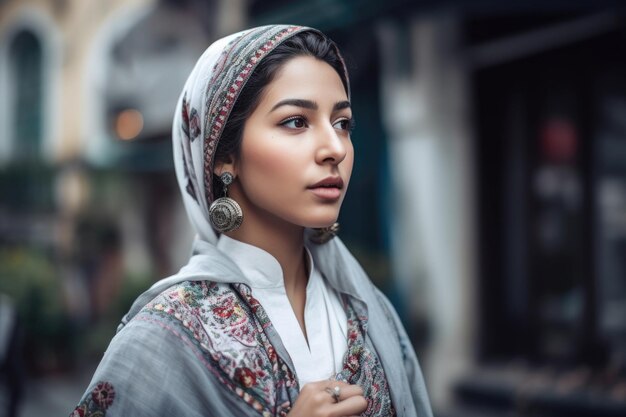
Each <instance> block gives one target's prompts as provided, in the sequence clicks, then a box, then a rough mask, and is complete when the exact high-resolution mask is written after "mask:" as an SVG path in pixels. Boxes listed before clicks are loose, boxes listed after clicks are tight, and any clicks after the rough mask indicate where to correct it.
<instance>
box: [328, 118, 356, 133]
mask: <svg viewBox="0 0 626 417" xmlns="http://www.w3.org/2000/svg"><path fill="white" fill-rule="evenodd" d="M333 127H334V128H335V129H341V130H348V131H352V128H353V122H352V119H341V120H338V121H337V122H335V124H334V125H333Z"/></svg>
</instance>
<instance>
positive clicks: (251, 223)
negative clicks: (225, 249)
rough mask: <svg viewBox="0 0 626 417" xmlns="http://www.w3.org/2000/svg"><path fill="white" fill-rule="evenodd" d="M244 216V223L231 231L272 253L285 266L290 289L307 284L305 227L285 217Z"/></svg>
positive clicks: (233, 236) (289, 291) (282, 266)
mask: <svg viewBox="0 0 626 417" xmlns="http://www.w3.org/2000/svg"><path fill="white" fill-rule="evenodd" d="M250 217H251V216H248V217H247V218H244V222H243V224H242V225H241V227H240V228H239V229H237V230H233V231H232V232H228V233H227V235H228V237H230V238H233V239H236V240H239V241H241V242H245V243H248V244H250V245H254V246H256V247H258V248H261V249H263V250H264V251H266V252H268V253H269V254H270V255H272V256H273V257H274V258H276V260H277V261H278V263H279V264H280V266H281V268H282V270H283V279H284V281H285V289H286V290H287V293H288V294H289V293H293V292H297V291H299V290H302V289H304V288H306V283H307V281H308V271H307V264H306V262H305V256H304V254H305V252H304V228H303V227H300V226H295V225H293V224H289V223H287V222H285V221H284V220H282V219H276V218H274V219H271V218H270V219H268V218H263V219H255V218H250Z"/></svg>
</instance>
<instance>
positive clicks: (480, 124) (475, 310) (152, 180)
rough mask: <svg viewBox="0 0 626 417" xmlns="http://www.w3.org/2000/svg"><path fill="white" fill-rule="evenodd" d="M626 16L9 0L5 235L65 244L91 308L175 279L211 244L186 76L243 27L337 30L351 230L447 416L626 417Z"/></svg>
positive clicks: (466, 5)
mask: <svg viewBox="0 0 626 417" xmlns="http://www.w3.org/2000/svg"><path fill="white" fill-rule="evenodd" d="M625 17H626V10H624V9H622V8H619V7H617V6H616V2H615V4H614V2H608V1H604V2H598V1H596V2H591V1H589V2H583V1H578V2H576V3H575V4H572V2H561V1H553V2H546V3H540V2H535V1H531V2H524V4H503V2H499V1H495V0H482V1H474V2H472V1H461V0H458V1H447V2H441V3H436V2H426V1H408V0H387V1H385V2H380V1H374V0H353V1H348V0H333V1H331V0H308V1H285V0H264V1H260V0H257V1H253V0H250V1H247V2H246V1H243V0H237V1H232V0H230V1H229V0H213V1H203V0H160V1H158V0H117V1H105V0H97V1H95V0H94V1H89V2H87V1H81V0H54V1H53V0H49V1H44V0H13V1H12V0H3V1H0V91H1V92H2V93H1V94H0V192H1V193H2V199H1V201H0V245H3V246H7V247H8V246H19V245H30V246H37V247H43V248H46V250H47V251H48V252H51V253H52V254H53V256H54V258H55V259H57V260H58V264H59V271H60V272H61V273H60V276H61V280H62V281H63V282H64V287H65V291H66V292H67V293H69V294H72V296H70V297H67V301H68V303H69V306H70V308H73V309H75V311H78V312H80V311H83V312H84V311H85V309H87V308H88V307H87V304H89V305H92V308H93V305H94V303H95V305H96V306H97V305H98V303H104V304H106V301H107V300H109V299H111V298H112V297H113V295H114V294H115V293H116V292H119V291H120V290H119V286H120V285H122V284H121V282H120V280H122V279H123V278H124V277H128V276H136V275H142V274H143V275H148V276H150V277H151V279H156V278H158V277H160V276H162V275H164V274H166V273H168V272H170V271H171V270H172V269H175V268H176V267H177V266H178V265H179V264H180V263H181V262H182V261H183V260H184V259H185V258H186V256H187V251H188V248H189V243H190V238H191V237H190V231H189V227H188V225H187V224H186V218H185V214H184V211H183V210H182V208H181V206H180V203H179V196H178V191H177V186H176V184H175V181H174V176H173V174H172V164H171V154H170V152H171V151H170V146H169V129H170V123H171V117H172V113H173V108H174V104H175V100H176V99H177V95H178V93H179V92H180V89H181V87H182V84H183V82H184V80H185V78H186V76H187V74H188V72H189V70H190V69H191V67H192V66H193V64H194V62H195V60H196V59H197V57H198V56H199V55H200V54H201V52H202V51H203V50H204V49H205V48H206V46H207V45H208V44H210V43H211V41H212V40H214V39H216V38H217V37H220V36H222V35H224V34H226V33H230V32H233V31H236V30H239V29H242V28H244V27H246V26H254V25H260V24H266V23H285V22H288V23H296V24H304V25H309V26H313V27H317V28H319V29H321V30H323V31H324V32H326V33H328V34H329V35H330V36H331V37H332V38H333V39H334V40H335V41H336V42H337V43H338V44H339V45H340V47H341V49H342V51H343V52H344V55H345V56H346V59H347V63H348V66H349V70H350V73H351V79H352V91H353V97H352V104H353V109H354V114H355V116H356V122H357V127H356V129H355V133H354V139H353V141H354V146H355V150H356V164H355V168H354V173H353V179H352V180H351V184H350V191H349V193H348V198H347V199H346V201H345V203H344V209H343V211H342V216H341V218H340V221H341V223H342V236H343V239H344V240H345V241H346V242H347V243H348V245H349V246H350V248H351V249H352V250H353V251H354V252H355V253H356V255H357V257H358V258H359V259H360V260H361V261H362V263H363V264H364V266H365V268H366V269H367V271H368V272H369V273H370V275H371V276H372V277H373V279H374V280H375V281H376V283H377V284H378V285H380V286H381V287H383V288H384V289H385V290H386V292H388V293H389V294H390V297H391V298H392V300H393V301H394V304H396V306H397V307H398V309H399V311H400V313H401V315H402V316H403V318H404V319H405V321H406V323H407V329H408V330H409V333H410V334H411V336H412V337H413V340H414V342H415V345H416V348H417V350H418V353H419V356H420V358H421V361H422V365H423V367H424V371H425V374H426V379H427V383H428V386H429V390H430V394H431V397H432V399H433V402H434V405H435V409H436V411H437V415H439V416H450V417H453V416H454V417H456V416H474V415H476V416H522V415H533V416H545V417H551V416H618V415H626V411H625V410H626V83H625V79H626V78H624V75H623V74H626V59H625V58H624V56H625V55H624V50H625V48H626V23H625V22H626V20H625V19H624V18H625ZM5 196H10V197H5ZM111 277H116V278H115V279H112V278H111ZM3 278H4V277H2V276H0V281H1V280H2V279H3ZM116 282H117V284H116ZM0 288H1V287H0ZM80 288H83V290H80ZM85 288H91V289H85ZM76 291H79V292H80V291H86V292H88V293H90V294H92V295H91V296H90V297H88V299H90V300H91V301H92V302H91V303H85V302H84V301H82V304H81V298H80V297H76V296H75V294H76ZM103 308H104V307H103ZM96 310H97V309H96ZM97 313H98V312H97V311H96V312H95V313H94V312H91V313H89V314H97ZM68 410H69V407H68Z"/></svg>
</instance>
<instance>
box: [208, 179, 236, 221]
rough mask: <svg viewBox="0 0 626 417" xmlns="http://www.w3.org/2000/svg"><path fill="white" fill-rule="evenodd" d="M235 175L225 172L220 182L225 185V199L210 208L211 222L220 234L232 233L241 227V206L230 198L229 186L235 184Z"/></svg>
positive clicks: (221, 198) (216, 201)
mask: <svg viewBox="0 0 626 417" xmlns="http://www.w3.org/2000/svg"><path fill="white" fill-rule="evenodd" d="M233 179H234V177H233V174H231V173H230V172H224V173H223V174H222V175H220V180H222V183H223V184H224V197H220V198H218V199H217V200H215V201H214V202H213V203H211V206H210V207H209V220H210V221H211V224H212V225H213V227H214V228H215V230H217V231H218V232H220V233H225V232H230V231H232V230H235V229H237V228H238V227H239V226H241V223H242V222H243V212H242V211H241V207H239V204H237V202H236V201H235V200H233V199H232V198H230V197H229V196H228V186H229V185H230V184H231V183H232V182H233Z"/></svg>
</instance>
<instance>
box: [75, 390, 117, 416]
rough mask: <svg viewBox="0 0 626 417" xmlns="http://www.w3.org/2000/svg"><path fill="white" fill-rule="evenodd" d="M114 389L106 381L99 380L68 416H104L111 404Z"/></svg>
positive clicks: (113, 398) (113, 397)
mask: <svg viewBox="0 0 626 417" xmlns="http://www.w3.org/2000/svg"><path fill="white" fill-rule="evenodd" d="M114 400H115V389H114V388H113V385H111V384H110V383H109V382H106V381H100V382H98V383H97V384H96V386H95V387H94V389H93V390H91V392H90V393H89V394H87V395H86V396H85V398H84V399H83V400H82V401H81V402H80V403H79V404H78V406H77V407H76V408H75V409H74V411H73V412H72V414H70V417H104V416H106V410H107V409H108V408H109V407H110V406H111V405H113V401H114Z"/></svg>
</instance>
